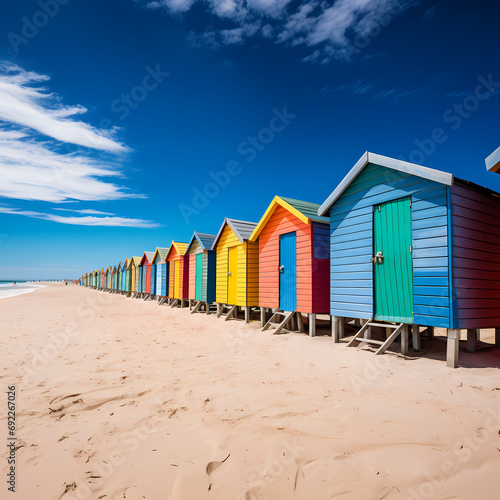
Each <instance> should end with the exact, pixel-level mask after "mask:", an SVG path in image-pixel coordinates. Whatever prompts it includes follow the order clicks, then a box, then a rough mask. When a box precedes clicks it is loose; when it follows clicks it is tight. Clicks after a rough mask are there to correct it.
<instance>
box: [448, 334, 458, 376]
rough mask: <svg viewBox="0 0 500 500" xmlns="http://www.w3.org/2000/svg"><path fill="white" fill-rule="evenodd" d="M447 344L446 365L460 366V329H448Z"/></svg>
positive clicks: (450, 366)
mask: <svg viewBox="0 0 500 500" xmlns="http://www.w3.org/2000/svg"><path fill="white" fill-rule="evenodd" d="M447 336H448V340H447V344H446V365H447V366H448V368H456V367H457V366H458V349H459V346H460V330H448V332H447Z"/></svg>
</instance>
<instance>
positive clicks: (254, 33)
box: [138, 0, 422, 63]
mask: <svg viewBox="0 0 500 500" xmlns="http://www.w3.org/2000/svg"><path fill="white" fill-rule="evenodd" d="M138 1H139V2H141V3H142V4H143V5H145V6H146V7H148V8H150V9H158V10H159V9H163V10H166V11H167V12H169V13H171V14H173V15H180V14H183V13H185V12H187V11H189V10H190V9H191V8H192V7H193V6H194V5H195V4H197V3H199V4H204V5H205V6H206V7H207V8H208V10H209V12H210V13H211V15H212V16H213V17H215V18H218V19H220V20H222V21H224V23H225V24H226V25H227V23H228V22H230V23H232V27H231V28H227V26H224V28H221V29H207V30H205V31H202V32H200V33H191V37H190V39H191V41H192V43H194V44H200V43H206V44H208V45H210V46H211V47H213V48H217V47H220V46H222V45H233V44H240V43H243V41H244V40H246V39H248V38H255V37H261V38H271V39H273V40H274V41H275V42H277V43H281V44H285V45H289V46H297V45H303V46H306V47H309V48H311V49H312V52H311V54H310V55H309V56H307V57H305V58H304V59H303V60H304V61H306V62H322V63H325V62H328V61H331V60H333V59H340V60H346V59H350V57H351V56H352V54H353V53H354V52H356V40H357V39H359V38H361V37H369V36H371V34H372V33H375V30H376V29H380V28H381V27H383V26H385V25H386V24H387V23H388V22H390V20H391V19H392V18H395V17H397V16H398V15H400V14H401V13H402V12H404V11H405V10H407V9H408V8H409V7H411V6H413V5H416V4H419V3H421V1H422V0H335V1H334V2H321V1H317V0H307V1H305V2H291V1H290V0H246V1H245V0H155V1H150V0H138Z"/></svg>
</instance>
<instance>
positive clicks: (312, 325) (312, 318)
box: [299, 313, 316, 337]
mask: <svg viewBox="0 0 500 500" xmlns="http://www.w3.org/2000/svg"><path fill="white" fill-rule="evenodd" d="M299 314H300V313H299ZM309 337H316V314H314V313H310V314H309Z"/></svg>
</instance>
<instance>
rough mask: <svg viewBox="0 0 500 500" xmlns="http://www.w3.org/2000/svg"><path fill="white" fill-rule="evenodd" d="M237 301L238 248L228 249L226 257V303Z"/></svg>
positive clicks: (234, 303)
mask: <svg viewBox="0 0 500 500" xmlns="http://www.w3.org/2000/svg"><path fill="white" fill-rule="evenodd" d="M237 301H238V247H237V246H236V247H231V248H228V256H227V303H228V304H231V305H233V306H234V305H236V302H237Z"/></svg>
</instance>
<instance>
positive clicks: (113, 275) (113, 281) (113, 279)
mask: <svg viewBox="0 0 500 500" xmlns="http://www.w3.org/2000/svg"><path fill="white" fill-rule="evenodd" d="M111 291H112V292H113V293H115V292H116V266H113V267H112V268H111Z"/></svg>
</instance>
